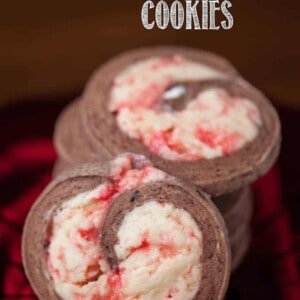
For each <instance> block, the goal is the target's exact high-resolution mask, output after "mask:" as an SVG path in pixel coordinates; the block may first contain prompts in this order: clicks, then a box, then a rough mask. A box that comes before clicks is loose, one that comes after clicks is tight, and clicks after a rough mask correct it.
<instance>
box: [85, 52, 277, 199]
mask: <svg viewBox="0 0 300 300" xmlns="http://www.w3.org/2000/svg"><path fill="white" fill-rule="evenodd" d="M82 98H83V100H82V108H81V115H82V116H81V119H82V126H83V127H84V128H85V132H86V134H87V135H88V138H89V140H90V141H91V143H92V144H93V145H94V146H93V147H94V149H100V151H101V149H105V150H106V151H107V153H105V154H104V155H100V156H101V157H102V158H103V159H108V158H111V157H113V156H115V155H117V154H119V153H121V152H124V151H125V152H126V151H129V152H135V153H141V154H143V155H145V156H147V157H149V158H150V160H151V161H153V164H154V165H155V166H157V167H158V168H160V169H162V170H164V171H166V172H167V173H169V174H172V175H174V176H177V177H181V178H184V179H185V180H187V181H190V182H192V183H194V184H196V185H198V186H201V187H202V188H203V189H204V190H205V191H206V192H208V193H210V194H212V195H213V196H218V195H221V194H224V193H230V192H233V191H236V190H238V189H240V188H242V187H243V186H245V185H248V184H249V183H251V182H253V181H254V180H256V179H257V178H258V177H259V176H261V175H262V174H264V173H265V172H266V171H267V170H268V169H269V168H270V167H271V166H272V164H273V163H274V161H275V160H276V158H277V156H278V153H279V148H280V123H279V119H278V116H277V113H276V111H275V110H274V108H273V107H272V105H271V104H270V102H269V101H268V99H267V98H266V97H265V96H264V95H263V94H262V93H261V92H260V91H258V90H257V89H255V88H254V87H253V86H251V85H250V84H249V83H248V82H246V81H245V80H244V79H242V78H241V77H240V76H239V75H238V73H237V72H236V70H235V69H234V68H233V67H232V66H231V65H230V64H229V63H228V62H227V61H226V60H225V59H222V58H220V57H217V56H214V55H212V54H209V53H207V52H202V51H198V50H191V49H187V48H181V47H157V48H145V49H138V50H132V51H129V52H127V53H124V54H122V55H120V56H118V57H116V58H114V59H112V60H110V61H109V62H107V63H106V64H105V65H103V66H102V67H100V69H98V70H97V71H96V72H95V74H94V75H93V76H92V78H91V79H90V80H89V82H88V84H87V86H86V88H85V91H84V93H83V96H82ZM100 156H99V157H100Z"/></svg>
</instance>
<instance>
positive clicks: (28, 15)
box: [0, 0, 300, 299]
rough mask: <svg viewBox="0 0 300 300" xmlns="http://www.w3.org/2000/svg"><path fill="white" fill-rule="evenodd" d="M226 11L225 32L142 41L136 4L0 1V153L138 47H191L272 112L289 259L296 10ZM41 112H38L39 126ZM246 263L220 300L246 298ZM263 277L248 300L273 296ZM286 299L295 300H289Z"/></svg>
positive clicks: (281, 5)
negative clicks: (231, 69) (217, 58)
mask: <svg viewBox="0 0 300 300" xmlns="http://www.w3.org/2000/svg"><path fill="white" fill-rule="evenodd" d="M154 2H157V1H154ZM167 2H168V3H170V2H171V1H167ZM231 2H232V4H233V7H232V8H231V9H230V11H231V13H232V14H233V17H234V26H233V28H232V29H231V30H227V31H226V30H219V31H186V30H183V29H182V30H179V31H177V30H174V29H168V30H165V31H162V30H158V29H154V30H150V31H147V30H145V29H144V28H143V26H142V23H141V20H140V9H141V6H142V4H143V3H144V1H143V0H140V1H135V0H129V1H112V0H107V1H103V0H98V1H69V0H65V1H59V2H58V1H57V2H54V1H47V2H46V1H9V2H8V1H6V2H4V1H2V3H1V4H0V132H1V133H0V150H1V151H4V152H5V149H6V148H7V147H8V145H9V144H10V143H12V142H16V141H18V140H22V139H24V138H26V137H27V136H28V137H31V138H32V137H34V136H45V137H46V138H50V137H51V135H52V130H53V125H54V121H55V118H56V116H57V114H58V113H59V111H60V110H61V109H62V108H63V106H64V105H65V104H66V103H67V102H69V101H71V100H72V98H73V97H75V96H77V95H79V94H80V93H81V91H82V89H83V87H84V84H85V82H86V80H87V79H88V77H89V75H90V74H91V72H92V71H93V70H94V69H95V68H96V67H97V66H99V65H100V64H101V63H103V62H104V61H105V60H106V59H108V58H110V57H112V56H113V55H115V54H117V53H120V52H122V51H124V50H127V49H129V48H134V47H138V46H147V45H161V44H167V45H168V44H173V45H184V46H192V47H196V48H201V49H205V50H210V51H213V52H216V53H218V54H220V55H223V56H225V57H226V58H228V59H229V60H230V61H231V62H232V63H233V64H234V65H235V66H236V67H237V69H238V70H239V72H240V73H241V74H242V75H243V76H244V77H245V78H246V79H247V80H249V81H250V82H251V83H253V84H254V85H255V86H257V87H258V88H260V89H261V90H262V91H263V92H264V93H265V94H266V95H267V96H268V97H269V98H270V100H271V101H272V102H273V103H274V105H275V106H276V108H277V109H278V112H279V115H280V118H281V121H282V127H283V146H282V152H281V155H280V159H279V163H278V165H279V170H280V178H281V184H282V187H283V188H282V191H283V195H282V196H283V203H282V204H283V207H284V209H285V210H286V212H287V215H288V217H289V224H290V225H291V234H292V236H293V241H292V243H293V249H294V250H293V251H294V252H293V255H295V256H296V257H297V258H298V257H299V254H300V221H299V218H300V213H299V212H300V141H299V140H300V134H299V131H300V50H299V46H300V41H299V40H300V39H299V38H300V34H299V32H300V2H298V1H295V0H294V1H283V0H282V1H280V0H273V1H262V0H232V1H231ZM41 112H46V113H45V116H46V117H45V118H44V117H43V116H41ZM14 118H21V119H22V118H23V119H22V122H23V123H22V124H26V122H28V124H29V123H30V127H28V130H27V131H26V128H23V130H22V131H19V130H18V128H16V127H14V125H13V119H14ZM27 119H28V120H27ZM35 124H36V126H35ZM25 126H26V125H25ZM29 128H30V130H29ZM1 135H2V136H1ZM16 184H19V183H18V182H17V183H16ZM23 185H24V186H25V185H26V181H25V183H23ZM2 186H3V185H1V187H2ZM0 201H2V200H0ZM271 246H272V245H271ZM255 259H256V262H257V257H256V258H254V261H253V259H252V258H251V255H250V258H248V260H246V267H245V266H244V267H242V268H241V269H242V271H240V273H237V274H236V275H235V277H234V280H233V283H232V286H231V289H230V291H229V298H230V299H240V298H239V294H240V293H241V290H240V289H241V288H240V284H242V286H243V289H244V292H242V294H243V293H246V292H247V293H248V291H247V289H249V287H247V285H246V284H245V280H244V282H241V278H244V277H245V276H244V275H245V274H244V273H245V272H248V270H249V269H247V264H248V266H249V265H251V264H253V263H255ZM268 263H270V261H269V262H268ZM274 263H275V262H274ZM262 264H264V262H262ZM271 264H272V262H271ZM299 265H300V264H299ZM295 268H298V270H300V267H299V266H296V265H295ZM266 270H269V269H268V267H267V268H263V269H262V270H261V274H260V269H257V268H256V269H255V271H254V273H253V274H252V277H251V276H248V277H247V276H246V278H250V279H246V280H251V281H252V280H253V281H254V282H255V284H256V283H257V284H256V285H255V284H252V285H251V287H250V289H252V293H253V295H258V294H260V293H263V295H264V296H262V297H261V299H275V298H276V297H277V296H278V293H277V291H276V290H274V289H273V285H272V284H274V283H272V284H271V283H270V282H269V281H268V280H267V279H265V278H268V277H271V276H272V275H271V272H272V271H271V270H269V271H266ZM243 272H244V273H243ZM249 272H250V271H249ZM268 272H270V274H269V273H268ZM298 273H299V272H298ZM260 275H261V277H260ZM251 278H252V279H251ZM297 280H298V281H297ZM299 282H300V279H299V278H296V279H295V282H292V283H291V284H294V285H299ZM244 286H245V288H244ZM254 286H256V288H255V291H253V289H254ZM297 295H300V294H297ZM275 296H276V297H275ZM278 297H279V296H278ZM10 299H12V298H10ZM253 299H258V298H257V297H255V298H253ZM294 299H299V298H297V296H296V297H295V298H294Z"/></svg>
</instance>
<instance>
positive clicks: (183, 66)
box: [109, 56, 262, 160]
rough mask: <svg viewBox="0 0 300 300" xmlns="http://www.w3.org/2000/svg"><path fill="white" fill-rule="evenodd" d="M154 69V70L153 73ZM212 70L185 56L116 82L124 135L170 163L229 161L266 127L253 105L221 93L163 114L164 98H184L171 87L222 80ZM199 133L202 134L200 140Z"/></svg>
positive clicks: (157, 61) (154, 61)
mask: <svg viewBox="0 0 300 300" xmlns="http://www.w3.org/2000/svg"><path fill="white" fill-rule="evenodd" d="M153 66H155V67H153ZM222 76H224V75H223V74H222V73H219V72H217V71H215V70H213V69H211V68H209V67H206V66H204V65H201V64H199V63H195V62H191V61H188V60H186V59H184V58H182V57H180V56H175V57H173V58H172V57H171V58H169V60H168V59H167V58H158V57H155V58H150V59H147V60H145V61H142V62H138V63H136V64H134V65H132V66H130V67H128V68H127V69H125V70H124V71H123V72H121V73H120V74H119V75H118V76H117V77H116V79H115V84H114V86H113V88H112V91H111V96H110V102H109V109H110V110H111V111H115V112H117V115H116V120H117V123H118V125H119V127H120V129H121V130H122V131H123V132H125V133H126V134H127V135H128V136H129V137H131V138H133V139H137V140H139V141H141V142H142V143H144V144H145V145H146V146H147V147H148V148H149V150H150V151H152V152H153V153H155V154H157V155H159V156H162V157H163V158H165V159H168V160H197V159H212V158H216V157H220V156H224V155H228V154H230V153H232V152H234V151H236V150H238V149H240V148H242V147H243V146H244V145H245V144H246V143H248V142H249V141H252V140H253V139H254V138H255V137H256V136H257V134H258V132H259V126H260V125H261V123H262V121H261V117H260V112H259V110H258V108H257V107H256V105H255V104H254V103H253V102H252V101H250V100H249V99H245V98H240V97H231V96H229V95H228V94H227V92H226V91H225V90H223V89H220V88H210V89H208V90H205V91H203V92H201V93H199V94H198V95H197V96H196V97H195V99H190V102H189V103H188V105H187V106H186V108H185V109H184V110H181V111H162V110H160V109H158V107H157V101H159V99H161V98H162V95H164V97H165V98H166V97H167V98H166V99H167V101H172V100H171V98H172V97H174V95H177V96H178V94H179V95H181V94H182V93H183V92H184V89H183V87H182V86H178V87H174V88H172V89H170V90H169V91H167V92H166V91H165V89H166V88H167V87H168V85H170V83H175V82H180V81H188V80H204V79H211V78H220V77H222ZM199 132H200V133H201V134H199Z"/></svg>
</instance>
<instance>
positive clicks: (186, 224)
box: [22, 154, 230, 300]
mask: <svg viewBox="0 0 300 300" xmlns="http://www.w3.org/2000/svg"><path fill="white" fill-rule="evenodd" d="M22 256H23V263H24V267H25V271H26V274H27V276H28V279H29V281H30V283H31V285H32V287H33V289H34V291H35V293H36V294H37V296H38V297H39V298H40V299H45V300H48V299H74V298H76V297H77V298H81V299H92V298H93V297H95V298H97V297H98V298H101V299H102V298H103V299H104V298H105V299H106V298H109V297H111V298H113V299H126V298H133V297H136V296H138V295H139V296H141V295H142V298H143V297H145V298H147V297H148V299H149V298H151V299H164V298H166V299H167V298H172V297H175V298H176V299H185V300H188V299H208V298H209V299H223V297H224V294H225V292H226V289H227V285H228V279H229V275H230V250H229V242H228V237H227V231H226V227H225V224H224V222H223V220H222V218H221V216H220V213H219V212H218V210H217V208H216V207H215V206H214V204H213V203H212V202H211V200H210V197H209V196H208V195H207V194H206V193H205V192H203V191H202V190H200V189H199V188H196V187H195V186H192V185H190V184H188V183H185V182H183V181H181V180H178V179H175V178H174V177H171V176H170V175H167V174H166V173H164V172H163V171H161V170H158V169H156V168H154V167H153V166H152V165H151V163H150V162H149V161H148V160H147V159H145V158H144V157H143V156H140V155H131V154H124V155H122V156H119V157H117V158H116V159H115V160H113V161H112V162H110V163H106V164H99V163H98V164H97V163H95V164H85V165H81V166H79V167H77V168H75V169H73V170H70V171H67V172H64V173H62V174H61V175H60V176H58V177H57V178H56V179H55V180H54V181H53V182H52V183H50V185H49V186H48V187H47V188H46V189H45V191H44V192H43V193H42V195H41V196H40V197H39V199H38V201H37V202H36V203H35V204H34V206H33V207H32V209H31V211H30V213H29V215H28V217H27V219H26V223H25V227H24V232H23V238H22ZM149 274H151V276H149Z"/></svg>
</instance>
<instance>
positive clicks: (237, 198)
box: [213, 187, 253, 239]
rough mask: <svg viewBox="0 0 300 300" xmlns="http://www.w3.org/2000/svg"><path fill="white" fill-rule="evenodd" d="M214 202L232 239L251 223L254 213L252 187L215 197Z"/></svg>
mask: <svg viewBox="0 0 300 300" xmlns="http://www.w3.org/2000/svg"><path fill="white" fill-rule="evenodd" d="M213 202H214V204H215V205H216V206H217V207H218V209H219V210H220V212H221V214H222V216H223V218H224V221H225V224H226V226H227V229H228V233H229V237H230V239H232V237H233V236H235V235H236V232H237V231H239V228H240V227H242V226H244V225H245V224H247V225H249V223H250V220H251V217H252V214H253V199H252V192H251V189H250V187H245V188H243V189H242V190H239V191H237V192H234V193H231V194H226V195H223V196H219V197H215V198H214V199H213Z"/></svg>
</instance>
